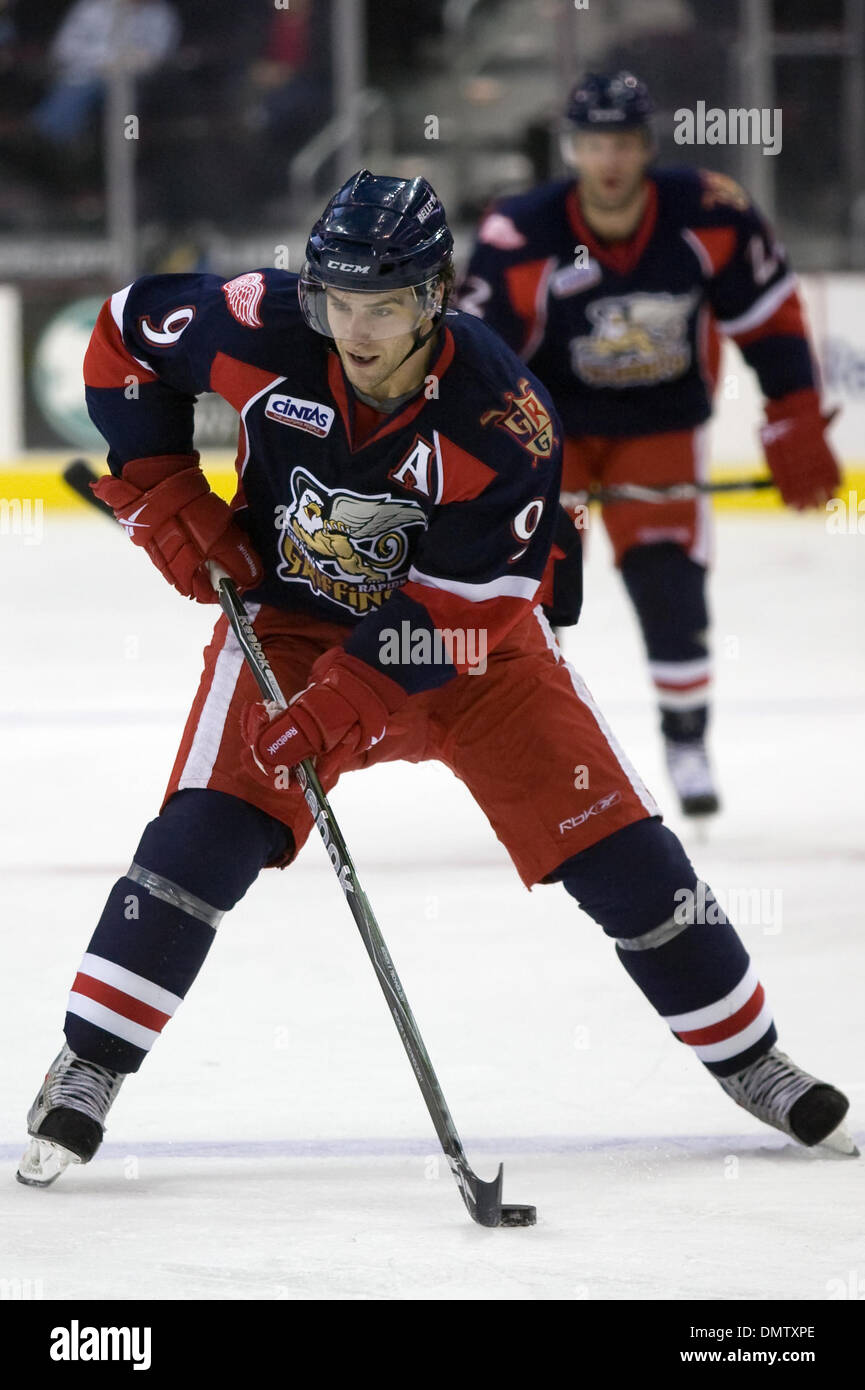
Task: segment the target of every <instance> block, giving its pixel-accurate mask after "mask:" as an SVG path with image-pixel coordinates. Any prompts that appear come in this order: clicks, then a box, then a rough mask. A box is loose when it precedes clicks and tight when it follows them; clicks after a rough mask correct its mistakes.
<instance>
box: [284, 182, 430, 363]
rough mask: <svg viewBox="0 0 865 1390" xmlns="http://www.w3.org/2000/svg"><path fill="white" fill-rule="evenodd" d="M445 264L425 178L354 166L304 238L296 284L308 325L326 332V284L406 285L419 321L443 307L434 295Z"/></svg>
mask: <svg viewBox="0 0 865 1390" xmlns="http://www.w3.org/2000/svg"><path fill="white" fill-rule="evenodd" d="M452 263H453V237H452V236H451V232H450V228H449V227H448V224H447V220H446V217H445V210H444V208H443V207H442V205H441V202H440V201H439V198H438V196H437V194H436V193H435V191H434V189H433V188H432V187H431V186H430V184H428V183H427V181H426V179H422V178H415V179H398V178H390V177H387V176H386V175H380V174H371V173H370V172H369V170H368V169H361V170H359V172H358V173H356V174H353V175H352V177H351V178H350V179H349V180H348V181H347V182H346V183H344V184H343V186H342V188H340V189H339V191H338V192H337V193H335V194H334V196H333V197H332V198H331V200H330V202H329V203H328V205H327V207H326V208H325V210H324V212H323V213H322V215H321V217H320V218H319V219H318V221H317V222H316V224H315V226H314V227H313V229H312V231H311V232H310V235H309V240H308V242H307V244H306V263H305V265H304V267H303V270H302V272H301V276H300V282H299V284H298V293H299V295H300V303H301V308H302V309H303V313H304V317H305V318H306V321H307V323H308V324H309V325H310V327H311V328H314V329H315V331H316V332H317V333H323V334H324V335H325V336H326V337H332V336H333V334H332V331H331V328H330V325H329V323H328V318H327V299H326V291H327V289H328V288H330V289H332V290H347V291H352V292H358V291H359V292H361V293H363V292H374V293H378V294H382V293H384V292H386V291H388V290H396V289H407V288H411V289H413V290H414V291H415V297H416V298H417V300H418V310H419V320H420V318H423V317H429V316H430V313H432V314H433V315H436V314H437V313H440V312H441V311H442V310H443V308H444V299H445V298H446V295H445V296H442V295H441V294H439V295H435V290H436V287H437V286H438V285H439V284H440V282H441V276H442V273H443V272H444V271H445V270H446V269H447V268H449V267H450V266H451V265H452Z"/></svg>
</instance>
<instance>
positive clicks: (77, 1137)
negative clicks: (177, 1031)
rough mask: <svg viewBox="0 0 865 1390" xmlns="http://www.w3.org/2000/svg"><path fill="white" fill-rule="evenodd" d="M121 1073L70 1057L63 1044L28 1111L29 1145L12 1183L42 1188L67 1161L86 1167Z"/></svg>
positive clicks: (68, 1050)
mask: <svg viewBox="0 0 865 1390" xmlns="http://www.w3.org/2000/svg"><path fill="white" fill-rule="evenodd" d="M125 1075H126V1074H125V1072H119V1071H110V1070H109V1068H108V1067H102V1066H100V1065H99V1064H98V1063H97V1062H88V1061H86V1060H85V1059H84V1058H83V1057H78V1056H76V1054H75V1053H74V1052H73V1051H72V1049H71V1047H68V1046H67V1045H66V1044H64V1046H63V1048H62V1050H61V1051H60V1053H59V1054H58V1056H57V1057H55V1059H54V1061H53V1062H52V1063H51V1066H50V1068H49V1070H48V1074H47V1076H46V1077H45V1080H44V1081H43V1083H42V1086H41V1088H40V1090H39V1094H38V1095H37V1097H36V1099H35V1100H34V1102H33V1104H32V1105H31V1107H30V1110H29V1111H28V1114H27V1132H28V1134H29V1135H30V1145H29V1147H28V1149H27V1152H26V1153H25V1154H24V1157H23V1158H22V1159H21V1162H20V1163H19V1165H18V1172H17V1173H16V1175H15V1176H16V1177H17V1179H18V1181H19V1182H23V1183H26V1184H27V1186H28V1187H48V1185H49V1183H52V1182H55V1181H56V1179H57V1178H59V1177H60V1174H61V1173H62V1172H63V1170H64V1169H65V1168H66V1167H67V1166H68V1165H69V1164H70V1163H89V1162H90V1160H91V1158H92V1157H93V1155H94V1154H95V1153H96V1150H97V1149H98V1148H99V1145H100V1144H101V1143H102V1136H103V1134H104V1132H105V1117H106V1115H107V1114H108V1111H109V1110H110V1109H111V1106H112V1104H113V1102H114V1098H115V1096H116V1095H117V1092H118V1091H119V1090H120V1087H121V1086H122V1084H123V1081H124V1079H125Z"/></svg>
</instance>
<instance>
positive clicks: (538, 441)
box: [481, 377, 557, 468]
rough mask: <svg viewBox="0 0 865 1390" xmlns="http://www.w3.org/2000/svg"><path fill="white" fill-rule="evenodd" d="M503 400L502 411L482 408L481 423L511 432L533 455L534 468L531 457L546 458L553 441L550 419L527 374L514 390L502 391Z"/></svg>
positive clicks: (554, 437)
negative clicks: (503, 406) (503, 394)
mask: <svg viewBox="0 0 865 1390" xmlns="http://www.w3.org/2000/svg"><path fill="white" fill-rule="evenodd" d="M517 392H519V394H517ZM505 402H506V405H505V409H504V410H486V411H484V413H483V415H482V416H481V424H482V425H491V424H495V425H497V426H498V427H499V429H503V430H507V431H508V433H509V434H512V435H513V436H514V438H515V439H516V441H517V443H518V444H521V445H522V447H523V448H524V449H526V450H527V451H528V452H529V453H530V454H532V455H534V458H533V459H532V468H534V467H535V459H547V458H549V457H550V454H551V453H552V452H553V448H554V447H555V445H556V443H557V440H556V435H555V431H554V429H553V422H552V420H551V419H550V416H549V413H548V412H547V410H546V408H545V406H544V405H543V404H542V403H541V400H540V398H539V397H538V395H537V393H536V392H535V391H533V390H532V388H531V386H530V385H529V382H528V378H527V377H522V378H521V380H520V381H519V383H518V385H517V391H506V392H505Z"/></svg>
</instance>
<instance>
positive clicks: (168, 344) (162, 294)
mask: <svg viewBox="0 0 865 1390" xmlns="http://www.w3.org/2000/svg"><path fill="white" fill-rule="evenodd" d="M297 278H298V277H297V276H296V275H291V274H289V273H288V272H287V271H284V270H275V269H273V268H272V267H266V268H263V269H260V270H252V271H246V272H245V273H243V274H241V275H237V276H234V277H232V278H229V279H226V278H225V277H224V276H220V275H212V274H192V273H190V274H180V275H145V276H142V277H141V279H139V280H136V281H134V282H133V284H132V285H130V286H129V288H128V290H126V291H121V292H120V294H119V295H115V296H114V301H115V305H116V303H117V301H119V300H121V299H122V301H123V302H122V306H118V307H121V308H122V319H123V332H124V337H125V338H126V340H127V342H131V343H132V344H133V345H134V346H135V347H137V348H138V349H139V350H141V351H143V352H145V353H146V354H147V355H148V356H149V355H151V354H153V355H154V357H156V358H158V357H159V356H160V354H162V353H164V352H167V351H170V350H171V349H172V348H174V347H175V345H177V344H179V343H180V341H181V339H182V338H183V336H184V334H186V333H187V331H188V330H191V331H190V332H189V339H188V341H192V340H195V339H200V338H201V337H202V334H203V333H204V334H206V337H207V341H208V345H209V348H210V350H211V351H212V352H213V353H214V354H215V353H217V352H225V353H228V354H230V355H236V356H239V357H242V358H248V357H249V351H250V349H252V351H253V355H254V356H256V357H257V356H259V355H260V354H261V351H262V350H264V352H265V355H268V354H267V349H266V346H265V344H266V343H267V342H269V341H270V340H273V339H274V338H276V337H281V338H283V339H284V338H285V336H286V335H288V334H290V333H291V331H292V329H294V328H297V329H300V328H302V327H304V324H303V317H302V314H301V311H300V305H299V303H298V299H297ZM115 305H113V306H112V307H113V308H114V307H115ZM115 318H117V313H116V310H115Z"/></svg>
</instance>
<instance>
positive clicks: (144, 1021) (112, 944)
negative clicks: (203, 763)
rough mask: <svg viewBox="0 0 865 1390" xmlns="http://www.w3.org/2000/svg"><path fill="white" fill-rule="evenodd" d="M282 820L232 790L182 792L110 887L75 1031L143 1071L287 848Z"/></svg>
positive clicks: (91, 1050)
mask: <svg viewBox="0 0 865 1390" xmlns="http://www.w3.org/2000/svg"><path fill="white" fill-rule="evenodd" d="M288 834H289V832H288V831H287V830H286V828H285V826H283V825H281V824H280V823H279V821H276V820H274V819H273V818H272V817H271V816H268V815H266V814H265V812H263V811H260V810H258V808H257V807H255V806H250V805H249V804H248V803H247V802H245V801H241V800H239V798H237V797H234V796H228V795H227V794H226V793H224V792H217V791H206V790H199V789H194V788H188V789H187V790H185V791H181V792H178V793H176V795H175V796H173V797H172V799H171V800H170V801H169V803H168V805H167V806H166V807H165V809H164V811H163V812H162V814H161V815H159V816H157V817H156V819H155V820H152V821H151V822H150V824H149V825H148V826H147V827H146V829H145V831H144V834H143V835H142V837H141V842H140V844H139V846H138V849H137V850H136V852H135V858H134V860H133V862H132V865H131V866H130V868H129V871H128V873H127V874H125V875H124V877H123V878H121V879H118V881H117V883H115V885H114V887H113V888H112V890H111V892H110V894H109V895H108V901H107V902H106V904H105V908H104V910H103V912H102V916H101V917H100V919H99V923H98V925H97V927H96V930H95V932H94V933H93V936H92V937H91V940H90V944H89V946H88V948H87V951H86V953H85V955H84V958H83V960H82V962H81V965H80V967H79V971H78V974H77V976H76V978H75V982H74V984H73V986H72V991H71V993H70V996H69V1003H68V1008H67V1014H66V1023H65V1033H66V1040H67V1042H68V1043H69V1046H70V1047H71V1048H72V1050H73V1052H76V1053H78V1055H79V1056H81V1057H86V1058H87V1059H88V1060H89V1061H91V1062H99V1063H101V1064H102V1066H105V1067H111V1068H112V1069H113V1070H114V1071H121V1072H132V1071H137V1070H138V1068H139V1067H140V1066H141V1063H142V1062H143V1061H144V1058H145V1057H146V1056H147V1053H148V1052H149V1050H150V1048H151V1047H152V1045H153V1043H154V1042H155V1041H156V1039H157V1038H158V1037H159V1034H160V1033H161V1031H162V1029H163V1027H164V1026H165V1024H166V1023H167V1022H168V1020H169V1019H170V1018H171V1016H172V1015H173V1013H174V1011H175V1010H176V1008H177V1007H178V1005H179V1004H180V1003H181V1001H182V1000H183V999H184V998H185V996H186V992H187V990H188V989H189V987H190V985H191V984H192V982H193V981H194V979H195V977H196V975H197V974H198V972H199V970H200V969H201V966H202V965H203V963H204V958H205V956H206V955H207V952H208V951H209V949H210V946H211V943H212V942H213V938H214V935H215V933H216V928H217V927H218V925H219V922H220V919H221V918H222V915H223V913H225V912H227V911H228V910H229V909H230V908H232V907H233V906H234V905H235V903H237V902H239V900H240V899H241V898H242V897H243V895H244V893H245V892H246V890H247V888H249V886H250V884H251V883H253V882H254V880H255V879H256V877H257V876H258V873H259V871H260V870H261V869H262V868H263V867H264V865H265V864H267V863H269V862H271V860H275V859H276V858H277V857H278V856H279V855H280V854H281V853H282V852H283V850H284V849H285V847H286V837H287V836H288Z"/></svg>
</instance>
